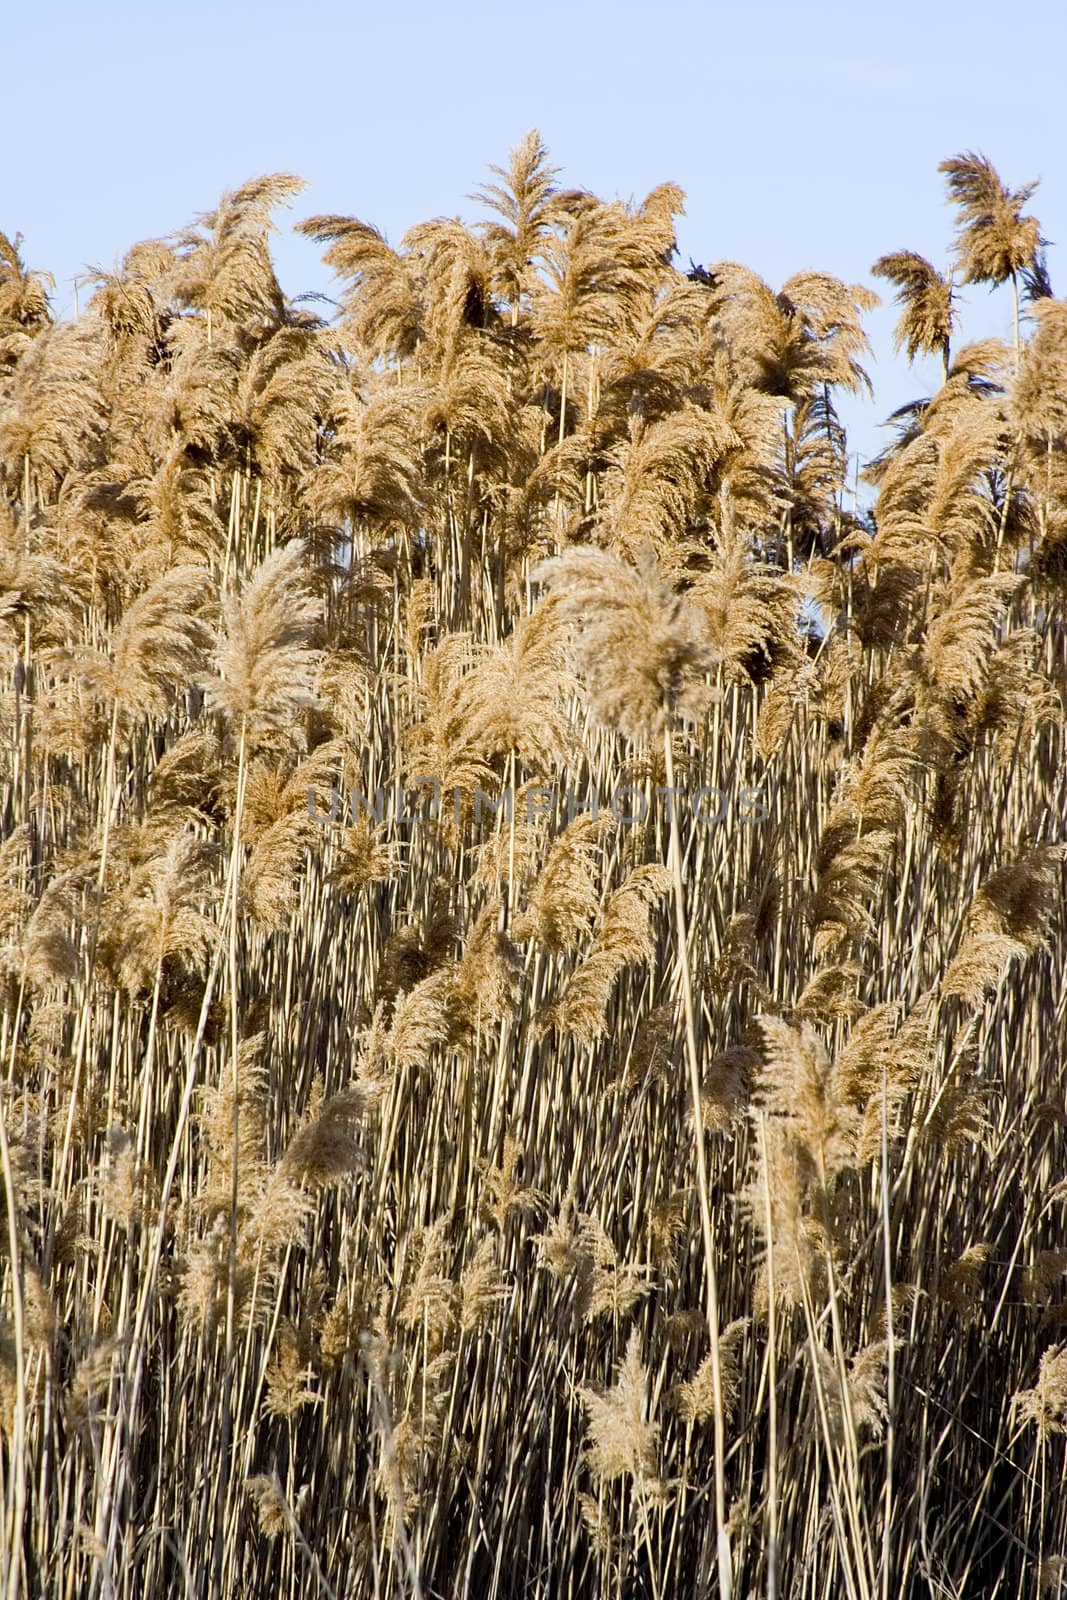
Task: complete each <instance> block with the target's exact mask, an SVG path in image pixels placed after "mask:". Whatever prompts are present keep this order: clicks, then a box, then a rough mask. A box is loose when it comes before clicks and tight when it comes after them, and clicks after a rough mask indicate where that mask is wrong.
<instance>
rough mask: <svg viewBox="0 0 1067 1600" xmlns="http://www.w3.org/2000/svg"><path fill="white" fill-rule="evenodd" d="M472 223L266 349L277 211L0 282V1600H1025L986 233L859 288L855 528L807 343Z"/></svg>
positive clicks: (661, 228) (1055, 497)
mask: <svg viewBox="0 0 1067 1600" xmlns="http://www.w3.org/2000/svg"><path fill="white" fill-rule="evenodd" d="M494 171H495V181H494V184H493V185H491V186H489V187H488V188H487V189H486V190H485V191H484V194H483V199H484V200H485V201H486V202H487V204H488V206H489V207H490V209H491V220H490V221H489V222H481V223H475V224H474V225H472V226H470V227H468V226H465V225H462V224H460V223H459V222H454V221H435V222H430V223H424V224H420V225H419V226H417V227H415V228H413V229H412V230H411V231H410V233H409V234H408V235H407V236H406V237H405V239H404V240H403V241H401V244H400V245H399V247H397V248H394V247H393V246H391V245H389V244H388V243H387V241H386V240H385V239H384V238H383V237H382V236H381V235H380V234H379V233H378V232H377V231H376V230H375V229H374V228H373V227H371V226H369V225H368V224H366V223H363V222H359V221H356V220H354V219H350V218H346V217H316V218H312V219H311V220H310V221H309V222H307V223H304V224H302V226H303V228H304V230H305V231H306V232H307V233H309V234H311V235H312V236H313V237H315V238H317V239H319V240H320V241H321V242H323V243H324V244H325V245H326V246H327V250H326V259H327V261H328V262H329V264H330V265H331V266H332V267H333V269H334V270H335V271H336V272H337V274H338V277H339V279H340V281H341V303H340V312H339V315H338V318H337V319H336V321H335V322H333V323H331V324H329V325H327V324H324V323H323V322H321V321H319V320H318V319H317V318H316V317H314V316H313V315H311V314H310V313H308V312H307V311H306V310H304V309H301V308H300V307H299V306H298V305H294V304H293V303H291V302H290V301H288V300H287V299H286V297H285V296H284V294H283V293H282V291H281V289H280V288H279V286H278V283H277V280H276V278H275V275H274V270H273V267H272V264H271V256H270V249H269V234H270V226H271V224H270V218H271V215H272V213H273V211H274V209H275V208H276V207H277V206H278V205H279V204H281V203H283V202H290V201H291V200H292V199H293V198H294V196H295V195H296V194H297V193H298V191H299V184H298V183H297V181H296V180H295V179H292V178H289V177H286V176H276V177H273V178H266V179H261V180H258V181H256V182H253V183H250V184H247V185H246V186H244V187H243V188H242V189H239V190H237V191H235V192H234V193H233V194H230V195H228V196H226V197H224V199H223V200H222V202H221V203H220V205H219V207H218V209H217V210H216V211H215V212H213V213H210V214H209V215H207V216H205V217H204V218H201V219H200V220H199V222H198V223H197V224H196V225H195V226H194V227H192V228H190V229H188V230H186V231H185V232H183V233H180V234H178V235H176V236H175V237H174V238H173V239H170V240H167V241H151V242H148V243H144V244H139V245H136V246H135V247H134V248H133V249H132V250H131V251H130V253H129V254H128V256H127V257H126V259H125V261H124V262H123V264H122V266H121V268H119V269H118V270H117V271H116V272H115V273H114V274H111V275H107V276H102V277H101V278H100V280H99V282H98V284H97V286H96V290H95V293H94V295H93V298H92V300H91V303H90V304H89V305H88V307H87V308H86V309H85V311H84V312H83V313H82V314H81V316H80V317H79V318H78V319H77V320H75V321H74V322H67V323H63V322H59V323H57V322H54V321H53V320H52V317H51V312H50V308H49V301H48V296H47V293H46V288H47V285H46V283H45V280H44V278H43V277H42V275H40V274H35V273H33V272H32V271H30V270H28V269H27V267H26V266H25V264H24V262H23V259H22V257H21V255H20V252H19V249H18V248H16V246H15V245H12V244H11V243H10V241H8V240H6V239H3V240H2V241H0V245H2V248H0V398H2V411H0V630H2V632H3V638H4V673H3V701H2V707H0V716H2V728H0V819H2V828H3V842H2V844H0V965H2V978H3V984H2V989H0V997H2V1001H3V1010H2V1020H0V1052H2V1061H3V1067H2V1099H0V1112H2V1115H0V1168H2V1178H3V1203H4V1218H3V1228H2V1230H0V1232H2V1243H0V1306H2V1315H3V1321H2V1324H0V1422H2V1428H3V1450H2V1452H0V1472H2V1482H0V1492H2V1501H3V1506H2V1512H3V1527H4V1536H3V1540H2V1554H3V1582H4V1584H5V1587H6V1593H7V1595H8V1596H16V1595H20V1594H26V1595H41V1596H47V1597H49V1600H73V1597H74V1596H80V1595H90V1596H94V1597H95V1596H102V1597H103V1596H106V1597H108V1600H110V1597H117V1596H133V1595H140V1594H157V1593H158V1594H165V1593H174V1594H178V1595H184V1594H189V1595H193V1594H195V1595H212V1596H228V1595H236V1594H240V1595H249V1596H251V1595H274V1594H279V1593H282V1594H288V1593H292V1592H296V1591H297V1589H298V1588H299V1589H300V1590H301V1591H303V1592H307V1593H309V1594H314V1593H319V1594H322V1595H324V1596H341V1595H364V1594H366V1595H374V1596H375V1597H376V1600H378V1597H385V1596H391V1595H396V1596H406V1595H418V1596H426V1597H429V1596H433V1595H447V1596H450V1597H451V1596H457V1597H458V1596H477V1597H479V1600H482V1597H501V1600H502V1597H510V1596H516V1597H517V1596H519V1595H544V1596H549V1595H552V1596H558V1597H563V1596H573V1597H577V1596H609V1595H615V1596H620V1597H621V1596H627V1597H636V1596H638V1595H648V1596H651V1597H658V1600H667V1597H670V1596H682V1595H694V1596H696V1595H705V1594H707V1595H715V1594H721V1595H727V1594H730V1593H732V1594H734V1595H737V1596H757V1595H759V1596H763V1595H767V1596H768V1597H769V1600H774V1597H776V1596H777V1597H783V1596H797V1597H798V1600H799V1597H800V1596H812V1597H815V1596H819V1597H821V1596H830V1595H834V1596H838V1595H846V1596H848V1597H850V1600H852V1597H855V1600H868V1597H870V1600H874V1597H887V1596H889V1595H916V1596H917V1595H928V1594H938V1595H950V1596H954V1597H963V1596H976V1597H977V1596H981V1597H983V1600H986V1597H991V1596H1002V1597H1005V1600H1006V1597H1008V1596H1024V1595H1033V1594H1037V1593H1038V1592H1039V1591H1041V1590H1042V1588H1043V1589H1044V1591H1045V1592H1048V1593H1051V1594H1055V1593H1058V1592H1059V1589H1060V1588H1061V1587H1062V1583H1063V1578H1064V1558H1065V1555H1067V1544H1065V1540H1067V1497H1065V1496H1064V1494H1063V1491H1062V1480H1063V1476H1064V1466H1065V1463H1064V1445H1063V1438H1062V1436H1063V1434H1064V1431H1065V1427H1067V1360H1065V1345H1064V1343H1063V1340H1064V1335H1063V1320H1064V1314H1065V1311H1067V1298H1065V1278H1067V1249H1065V1247H1064V1246H1065V1240H1064V1213H1063V1207H1064V1204H1065V1202H1067V1182H1065V1177H1064V1163H1065V1155H1067V1105H1065V1102H1064V1088H1063V1085H1064V1081H1065V1074H1064V1068H1065V1064H1067V1063H1065V1050H1064V1040H1065V1039H1067V1029H1065V1015H1064V1013H1065V1000H1064V996H1065V995H1067V974H1065V971H1064V967H1065V950H1064V938H1063V933H1064V867H1063V840H1064V837H1065V835H1064V823H1065V818H1067V794H1065V785H1067V778H1065V772H1067V768H1065V762H1064V706H1065V700H1064V691H1065V683H1067V651H1065V640H1064V631H1063V598H1064V592H1065V591H1064V579H1065V575H1067V561H1065V556H1064V552H1065V550H1067V409H1065V407H1064V402H1063V395H1064V393H1065V392H1067V309H1065V307H1064V303H1063V302H1061V301H1058V300H1056V299H1055V298H1053V297H1052V296H1051V293H1050V292H1049V282H1048V272H1047V269H1046V266H1045V262H1044V257H1043V255H1042V254H1041V236H1040V230H1039V228H1038V226H1037V223H1036V221H1035V219H1033V218H1032V217H1030V216H1028V215H1024V214H1023V208H1024V206H1025V205H1026V204H1027V203H1028V201H1029V199H1030V195H1031V193H1032V188H1024V189H1021V190H1017V191H1010V190H1008V189H1007V188H1006V187H1005V186H1004V185H1003V184H1002V183H1001V180H1000V179H999V177H998V176H997V174H996V173H995V171H994V170H993V168H992V167H991V166H990V165H989V163H988V162H987V161H985V159H984V158H982V157H979V156H973V155H968V156H961V157H958V158H956V159H955V160H954V161H952V162H947V163H945V171H946V175H947V178H948V183H949V195H950V199H951V200H952V201H953V202H954V203H955V205H956V206H957V209H958V213H959V216H958V222H959V227H958V231H957V234H956V241H955V255H954V257H953V262H952V265H951V266H950V267H949V268H948V269H946V270H945V271H944V272H942V271H940V270H939V269H937V268H936V267H934V266H931V264H930V263H929V262H927V261H925V259H924V258H923V257H921V256H918V255H916V254H914V253H913V252H910V251H898V252H897V253H896V254H894V255H888V256H886V257H883V258H882V260H881V261H879V262H878V263H877V265H876V268H875V270H876V271H877V272H878V273H879V274H881V275H882V276H884V277H886V278H888V279H889V280H890V281H891V282H892V283H893V284H894V285H895V286H896V288H897V290H898V292H899V295H900V298H901V301H902V307H903V310H902V321H901V325H900V341H901V344H902V346H903V347H904V349H905V350H906V352H907V354H908V355H909V356H915V355H917V354H920V353H922V352H924V351H928V352H933V353H937V354H939V355H940V356H941V357H942V360H943V365H944V382H943V385H942V387H941V388H940V390H939V391H938V393H937V394H936V395H934V396H933V397H931V398H930V399H923V400H919V401H917V402H916V404H915V405H914V406H913V407H911V408H909V409H908V411H907V412H906V414H904V415H902V416H901V417H899V418H898V419H897V421H898V424H899V426H898V429H897V434H896V437H895V439H894V442H893V443H892V444H891V446H890V447H889V449H888V450H887V451H886V452H885V453H884V455H883V456H882V457H881V458H880V459H879V460H878V461H876V462H874V463H871V464H870V466H869V468H868V481H869V484H870V486H871V498H872V500H873V509H872V510H871V511H866V510H864V509H863V508H862V507H861V506H860V505H859V504H857V503H856V502H855V500H854V498H853V497H852V496H851V495H850V494H849V492H848V489H847V484H846V468H847V463H848V453H847V443H846V440H845V435H844V430H843V427H842V426H841V423H840V421H839V418H838V415H837V410H836V400H837V397H838V396H839V395H840V393H841V392H842V391H846V392H848V391H856V390H858V389H861V388H863V387H865V386H866V385H867V384H868V378H867V374H866V372H865V370H864V368H863V365H862V362H863V360H864V359H865V354H866V340H865V336H864V333H863V327H862V314H863V312H864V311H865V310H867V309H869V307H870V306H871V305H872V304H873V302H874V296H873V295H872V294H871V292H870V291H869V290H866V289H863V288H861V287H858V286H848V285H845V284H842V283H840V282H838V281H837V280H836V279H834V278H832V277H830V276H828V275H824V274H819V273H812V272H806V273H800V274H798V275H796V276H795V277H793V278H791V279H790V280H789V281H788V282H787V283H786V284H785V285H784V286H783V288H782V289H781V290H780V291H778V292H775V291H774V290H773V289H772V288H770V287H769V286H768V285H767V284H765V283H763V282H762V281H761V280H760V279H759V278H757V277H756V276H755V275H754V274H752V273H750V272H748V271H747V270H746V269H744V268H742V267H740V266H738V265H737V264H736V263H731V262H723V263H719V264H717V265H713V266H710V267H707V268H704V267H701V268H695V269H693V270H692V271H691V272H690V273H689V274H688V275H685V274H683V273H682V272H680V271H679V270H678V269H677V267H676V266H675V265H673V264H672V262H673V256H674V231H673V229H674V218H675V217H676V216H677V215H678V213H679V211H680V208H681V205H682V198H683V197H682V196H681V194H680V192H679V191H678V190H677V189H676V188H674V186H673V185H664V186H662V187H661V188H659V189H657V190H654V191H653V192H652V194H651V195H649V196H648V198H647V199H646V200H645V201H644V202H643V203H641V204H639V205H633V206H624V205H621V204H619V203H616V202H611V203H607V202H602V201H599V200H597V199H596V198H595V197H594V196H592V195H589V194H587V193H585V192H584V191H576V190H567V189H561V188H560V187H558V185H557V183H556V178H557V176H558V175H557V174H556V172H555V171H554V169H553V168H551V167H550V166H549V165H548V160H547V156H546V153H545V151H544V149H543V147H542V145H541V143H540V140H539V138H538V136H537V135H536V134H531V135H530V136H528V138H527V139H526V140H525V141H524V143H523V144H522V145H521V146H520V147H519V148H518V150H516V151H515V152H514V153H513V155H512V158H511V162H510V165H509V166H508V167H507V168H506V169H500V170H497V169H494ZM890 242H892V241H890ZM828 253H832V241H829V242H828ZM963 281H969V282H988V283H991V284H992V285H994V286H997V285H1007V286H1008V287H1009V288H1010V289H1011V290H1012V292H1013V296H1014V298H1013V305H1014V306H1015V308H1016V313H1017V317H1016V328H1017V337H1016V341H1015V345H1014V347H1013V348H1006V347H1004V346H1001V345H999V344H997V343H996V342H992V341H984V342H982V343H981V344H977V345H975V344H971V345H966V344H963V345H960V343H959V340H958V338H957V333H958V328H957V322H958V307H957V302H956V295H955V288H956V285H957V284H958V283H960V282H963Z"/></svg>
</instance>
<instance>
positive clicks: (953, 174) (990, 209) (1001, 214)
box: [940, 152, 1042, 283]
mask: <svg viewBox="0 0 1067 1600" xmlns="http://www.w3.org/2000/svg"><path fill="white" fill-rule="evenodd" d="M940 170H941V171H942V172H943V173H944V174H945V180H946V182H947V184H948V191H949V194H950V196H951V197H952V199H953V201H954V202H955V205H956V210H957V213H958V215H959V224H960V231H959V243H958V249H959V257H960V265H961V266H962V268H963V281H964V283H1006V282H1007V280H1008V279H1009V278H1014V277H1016V276H1017V275H1018V274H1019V273H1020V272H1022V271H1023V270H1024V269H1025V268H1027V267H1032V266H1033V264H1034V260H1035V257H1036V256H1037V252H1038V250H1039V249H1040V248H1041V243H1042V240H1041V230H1040V227H1039V224H1038V220H1037V218H1036V217H1030V216H1023V214H1022V212H1023V206H1024V205H1025V204H1026V202H1027V201H1028V200H1029V198H1030V196H1031V195H1032V194H1033V192H1034V190H1035V189H1036V188H1037V184H1036V183H1026V184H1024V185H1023V187H1022V188H1021V189H1014V190H1012V189H1008V188H1006V187H1005V185H1004V184H1003V183H1002V182H1001V180H1000V178H999V177H998V176H997V173H996V170H995V168H994V166H993V164H992V162H991V161H988V160H987V159H986V157H985V156H982V155H975V154H973V152H968V153H967V154H966V155H960V156H953V157H952V158H951V159H950V160H948V161H942V163H941V169H940Z"/></svg>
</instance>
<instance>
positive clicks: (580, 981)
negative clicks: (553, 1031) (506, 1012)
mask: <svg viewBox="0 0 1067 1600" xmlns="http://www.w3.org/2000/svg"><path fill="white" fill-rule="evenodd" d="M670 887H671V875H670V872H669V871H668V870H667V868H666V867H660V866H656V865H648V866H641V867H635V868H634V870H633V872H631V874H630V876H629V877H628V878H627V879H626V881H625V883H623V884H622V886H621V887H620V888H618V889H616V890H614V891H613V893H612V894H611V895H609V897H608V899H607V902H606V903H605V906H604V910H603V912H602V914H601V918H600V924H599V926H598V928H597V931H596V933H595V935H594V937H593V942H592V944H591V946H590V947H589V951H588V953H587V955H586V956H585V959H584V960H583V961H582V963H581V965H580V966H579V967H577V968H576V970H575V971H574V973H573V974H572V975H571V978H570V980H569V982H568V983H567V985H566V988H565V989H564V991H563V993H562V995H561V996H560V997H559V999H558V1000H556V1001H554V1002H553V1003H552V1004H550V1005H548V1006H546V1007H545V1008H544V1010H543V1011H542V1012H541V1015H540V1017H539V1018H538V1028H539V1030H540V1032H541V1033H546V1032H547V1031H548V1029H549V1028H553V1027H554V1028H558V1029H559V1031H560V1032H561V1033H569V1034H572V1035H573V1036H574V1038H576V1039H578V1040H579V1041H580V1042H581V1043H582V1044H595V1043H596V1041H597V1040H598V1039H602V1038H603V1037H604V1035H605V1034H606V1033H607V1031H608V1023H607V1011H608V1003H609V1001H610V999H611V995H612V992H613V990H614V988H615V984H616V982H617V980H618V978H619V975H620V973H621V972H622V970H623V968H624V967H626V966H630V965H632V964H634V963H636V962H639V961H648V960H650V959H651V957H652V955H653V953H654V950H655V942H654V940H653V936H652V931H651V927H650V922H651V917H652V912H653V910H654V908H655V905H656V903H657V902H658V901H659V900H662V898H663V896H664V895H665V894H666V893H667V891H668V890H669V889H670Z"/></svg>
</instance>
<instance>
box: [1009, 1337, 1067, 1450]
mask: <svg viewBox="0 0 1067 1600" xmlns="http://www.w3.org/2000/svg"><path fill="white" fill-rule="evenodd" d="M1012 1412H1013V1415H1014V1416H1015V1418H1016V1419H1017V1420H1018V1421H1019V1422H1022V1423H1029V1422H1032V1423H1033V1424H1034V1426H1035V1428H1036V1429H1037V1436H1038V1438H1039V1439H1040V1440H1041V1442H1042V1444H1044V1443H1045V1441H1046V1440H1047V1439H1050V1438H1051V1437H1052V1435H1053V1434H1057V1433H1067V1345H1056V1344H1054V1345H1050V1347H1049V1348H1048V1349H1047V1350H1046V1351H1045V1353H1044V1355H1043V1356H1042V1357H1041V1367H1040V1369H1039V1372H1038V1378H1037V1382H1036V1383H1035V1385H1034V1387H1033V1388H1032V1389H1020V1390H1018V1391H1017V1392H1016V1393H1015V1394H1014V1395H1013V1397H1012Z"/></svg>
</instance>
